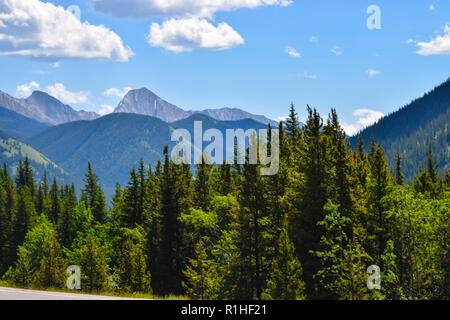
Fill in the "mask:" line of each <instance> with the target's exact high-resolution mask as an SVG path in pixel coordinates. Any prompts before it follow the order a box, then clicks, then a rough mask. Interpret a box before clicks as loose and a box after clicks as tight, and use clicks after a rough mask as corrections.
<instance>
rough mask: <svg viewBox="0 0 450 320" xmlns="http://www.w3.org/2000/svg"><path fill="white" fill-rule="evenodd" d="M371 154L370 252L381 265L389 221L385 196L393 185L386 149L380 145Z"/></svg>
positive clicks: (369, 192) (368, 192) (368, 197)
mask: <svg viewBox="0 0 450 320" xmlns="http://www.w3.org/2000/svg"><path fill="white" fill-rule="evenodd" d="M371 153H372V154H371V156H370V166H369V167H370V172H369V182H368V189H367V206H368V214H369V217H368V218H369V219H368V220H369V221H368V226H367V228H368V232H369V234H371V235H373V238H372V241H371V244H369V248H368V253H369V254H370V256H372V257H373V258H375V261H376V262H377V263H380V267H382V266H381V262H382V261H381V255H382V254H383V252H384V249H385V244H386V241H387V240H388V233H389V228H388V226H389V221H388V217H386V216H385V210H386V209H387V208H386V206H385V204H384V202H383V198H384V197H385V196H386V195H387V193H388V189H387V187H388V186H389V185H391V180H392V178H391V175H390V173H389V168H388V164H387V161H386V158H385V157H384V149H383V148H382V147H381V146H380V145H378V146H377V147H376V148H375V151H372V152H371Z"/></svg>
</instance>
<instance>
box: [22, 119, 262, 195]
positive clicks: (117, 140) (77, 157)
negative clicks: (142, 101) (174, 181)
mask: <svg viewBox="0 0 450 320" xmlns="http://www.w3.org/2000/svg"><path fill="white" fill-rule="evenodd" d="M194 121H202V127H203V130H204V131H206V130H208V129H210V128H215V129H218V130H220V131H221V132H222V133H223V134H224V136H225V132H226V129H238V128H239V129H243V130H247V129H250V128H252V129H255V130H258V129H262V128H266V127H267V126H265V125H264V124H262V123H259V122H257V121H254V120H251V119H246V120H240V121H220V120H215V119H212V118H210V117H208V116H206V115H203V114H195V115H192V116H190V117H189V118H185V119H182V120H178V121H175V122H173V123H167V122H164V121H162V120H160V119H158V118H156V117H150V116H145V115H139V114H132V113H112V114H109V115H106V116H104V117H101V118H99V119H96V120H93V121H75V122H71V123H65V124H62V125H58V126H54V127H51V128H48V129H47V130H45V131H43V132H41V133H39V134H37V135H36V136H34V137H32V138H31V139H28V140H27V143H28V144H29V145H31V146H32V147H33V148H35V149H36V150H39V151H40V152H42V153H43V154H45V155H46V156H48V157H49V158H50V159H52V160H53V161H55V163H57V164H58V165H59V166H61V168H63V169H64V170H66V171H68V172H70V173H71V174H72V175H73V176H74V177H76V178H78V179H79V180H80V181H81V179H82V178H83V173H84V172H85V171H86V168H87V163H88V161H90V162H91V164H92V166H93V168H94V170H95V171H96V173H97V174H98V175H99V178H100V181H101V183H102V185H103V186H104V187H105V192H106V193H107V194H108V195H111V194H112V193H113V191H114V187H115V183H116V182H120V183H121V184H122V185H124V184H126V183H127V180H128V175H129V171H130V169H131V168H132V166H133V165H134V166H137V165H138V164H139V159H140V158H143V159H144V161H145V162H146V163H149V164H152V165H153V166H154V165H155V164H156V163H157V161H158V160H162V159H163V149H164V146H166V145H168V146H169V148H170V149H172V147H173V146H174V145H175V144H176V142H174V141H171V134H172V131H173V130H174V129H177V128H182V129H186V130H188V131H189V132H190V133H191V136H192V138H193V137H194V134H193V131H194ZM208 144H209V143H205V144H204V146H206V145H208Z"/></svg>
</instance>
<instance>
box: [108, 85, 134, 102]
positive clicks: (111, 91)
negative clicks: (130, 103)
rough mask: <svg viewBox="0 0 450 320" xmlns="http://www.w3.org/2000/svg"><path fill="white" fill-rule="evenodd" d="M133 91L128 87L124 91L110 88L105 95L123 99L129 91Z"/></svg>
mask: <svg viewBox="0 0 450 320" xmlns="http://www.w3.org/2000/svg"><path fill="white" fill-rule="evenodd" d="M132 89H133V88H131V87H126V88H124V89H123V90H120V89H117V88H109V89H108V90H106V91H105V92H104V93H103V94H104V95H105V96H109V97H118V98H120V99H122V98H123V97H124V96H125V95H126V94H127V93H128V91H130V90H132Z"/></svg>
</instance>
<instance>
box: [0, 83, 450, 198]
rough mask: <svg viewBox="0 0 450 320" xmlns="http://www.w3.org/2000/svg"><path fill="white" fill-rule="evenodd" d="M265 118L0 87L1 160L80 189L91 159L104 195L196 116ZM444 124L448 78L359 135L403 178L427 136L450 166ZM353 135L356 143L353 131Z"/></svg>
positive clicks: (215, 124) (139, 99)
mask: <svg viewBox="0 0 450 320" xmlns="http://www.w3.org/2000/svg"><path fill="white" fill-rule="evenodd" d="M29 110H30V113H27V112H28V111H29ZM139 113H146V114H145V115H143V114H139ZM24 114H25V115H24ZM250 116H252V117H256V119H252V118H250ZM84 118H87V120H83V119H84ZM161 118H163V119H165V120H162V119H161ZM217 118H219V119H217ZM242 118H243V119H242ZM38 119H40V120H38ZM71 119H72V120H71ZM73 119H75V121H73ZM80 119H81V120H80ZM174 119H177V120H174ZM226 119H231V120H226ZM267 120H268V119H267V118H265V117H262V116H261V117H259V116H255V115H251V114H249V113H246V112H244V111H242V110H239V109H219V110H204V111H201V112H197V111H184V110H182V109H181V108H178V107H176V106H174V105H172V104H170V103H168V102H166V101H164V100H162V99H161V98H159V97H158V96H157V95H155V94H154V93H152V92H151V91H149V90H147V89H139V90H132V91H130V92H128V94H127V95H126V96H125V97H124V99H123V100H122V101H121V103H120V104H119V106H118V107H117V108H116V110H115V112H114V113H112V114H109V115H106V116H103V117H100V116H98V115H96V114H91V113H85V112H79V111H75V110H73V109H72V108H71V107H69V106H67V105H64V104H63V103H61V102H59V101H58V100H57V99H55V98H53V97H51V96H49V95H48V94H46V93H43V92H39V91H37V92H34V93H33V94H32V95H31V96H30V97H29V98H27V99H15V98H13V97H11V96H9V95H7V94H4V93H1V92H0V131H1V132H0V133H1V134H0V162H6V163H7V164H9V165H12V166H14V165H15V164H16V163H17V162H18V161H19V160H23V159H24V158H25V157H26V156H28V157H29V158H30V159H31V160H32V165H33V167H34V168H35V170H36V171H37V173H38V175H37V176H38V178H39V177H40V176H41V175H42V172H43V170H44V169H47V170H48V171H49V174H50V175H53V176H55V177H57V178H58V179H59V180H62V181H70V182H74V183H75V184H76V186H77V188H79V187H80V186H81V181H82V179H83V173H84V172H85V171H86V167H87V162H88V161H90V162H91V163H92V165H93V167H94V170H95V171H96V172H97V173H98V175H99V177H100V181H101V183H102V185H103V186H104V187H105V191H106V194H107V195H111V194H112V192H113V190H114V186H115V183H116V182H120V183H121V184H122V185H123V184H125V183H126V182H127V179H128V174H129V170H130V169H131V168H132V167H133V166H137V165H138V164H139V160H140V158H143V159H144V161H145V162H146V163H148V164H152V165H155V164H156V162H157V161H158V160H159V159H162V157H163V154H162V151H163V148H164V146H166V145H168V146H169V147H171V146H173V145H174V143H175V142H172V141H171V133H172V132H173V130H175V129H178V128H183V129H187V130H188V131H189V132H190V133H191V135H192V136H193V126H194V121H202V124H203V130H207V129H210V128H216V129H219V130H220V131H221V132H222V133H225V131H226V129H237V128H242V129H244V130H247V129H249V128H252V129H255V130H258V129H260V128H266V126H267V123H271V122H267V123H266V121H267ZM268 121H270V120H268ZM449 123H450V79H449V80H447V81H446V82H444V83H443V84H442V85H440V86H438V87H436V88H435V89H434V90H432V91H430V92H428V93H427V94H425V95H424V96H423V97H421V98H419V99H416V100H414V101H413V102H411V103H410V104H408V105H407V106H405V107H403V108H401V109H400V110H398V111H397V112H394V113H392V114H390V115H388V116H386V117H384V118H382V119H381V120H380V121H378V123H376V124H374V125H372V126H370V127H368V128H366V129H365V130H363V131H362V132H361V135H362V136H363V138H364V140H365V142H366V147H368V145H369V143H370V140H371V137H372V136H374V138H375V140H376V141H377V142H379V143H381V144H382V146H383V147H384V149H385V152H386V157H387V159H388V161H389V163H390V166H391V167H394V166H395V155H396V154H397V153H400V154H401V155H402V156H403V161H404V163H403V170H404V173H405V175H406V178H407V179H408V180H411V179H412V178H413V177H414V176H415V175H416V174H417V173H418V172H419V170H420V168H421V165H422V163H424V162H425V161H426V150H427V145H428V144H429V143H431V145H432V146H433V151H434V155H435V159H436V162H437V164H438V169H439V170H440V171H441V172H444V171H445V170H448V169H449V167H450V148H449V142H450V134H449V128H448V125H449ZM273 124H274V125H275V123H273ZM350 142H351V145H352V147H354V148H355V147H356V146H357V143H358V138H357V136H355V137H351V138H350ZM194 169H195V168H194Z"/></svg>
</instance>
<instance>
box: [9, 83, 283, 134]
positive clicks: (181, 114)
mask: <svg viewBox="0 0 450 320" xmlns="http://www.w3.org/2000/svg"><path fill="white" fill-rule="evenodd" d="M0 107H3V108H5V109H8V110H11V111H14V112H16V113H18V114H21V115H23V116H26V117H28V118H31V119H34V120H36V121H39V122H42V123H46V124H50V125H58V124H62V123H67V122H73V121H78V120H95V119H98V118H99V117H100V115H99V114H97V113H95V112H86V111H84V110H81V111H76V110H74V109H73V108H72V107H70V106H69V105H65V104H63V103H62V102H61V101H59V100H58V99H56V98H54V97H52V96H50V95H49V94H47V93H45V92H42V91H34V92H33V93H32V95H31V96H30V97H28V98H26V99H17V98H14V97H12V96H10V95H9V94H7V93H5V92H2V91H0ZM114 113H135V114H141V115H146V116H151V117H155V118H158V119H160V120H162V121H165V122H174V121H178V120H181V119H186V118H188V117H190V116H191V115H193V114H197V113H200V114H205V115H208V116H210V117H211V118H213V119H216V120H222V121H237V120H244V119H253V120H255V121H257V122H261V123H263V124H266V125H267V124H269V123H270V124H271V125H272V126H278V123H277V122H276V121H273V120H271V119H269V118H267V117H265V116H261V115H254V114H251V113H249V112H246V111H244V110H241V109H238V108H233V109H231V108H222V109H214V110H213V109H207V110H203V111H185V110H183V109H181V108H179V107H177V106H175V105H173V104H171V103H169V102H167V101H165V100H163V99H161V98H160V97H158V96H157V95H156V94H155V93H153V92H152V91H150V90H148V89H146V88H142V89H136V90H130V91H129V92H128V93H127V94H126V95H125V96H124V97H123V99H122V100H121V101H120V103H119V104H118V106H117V107H116V108H115V109H114Z"/></svg>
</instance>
